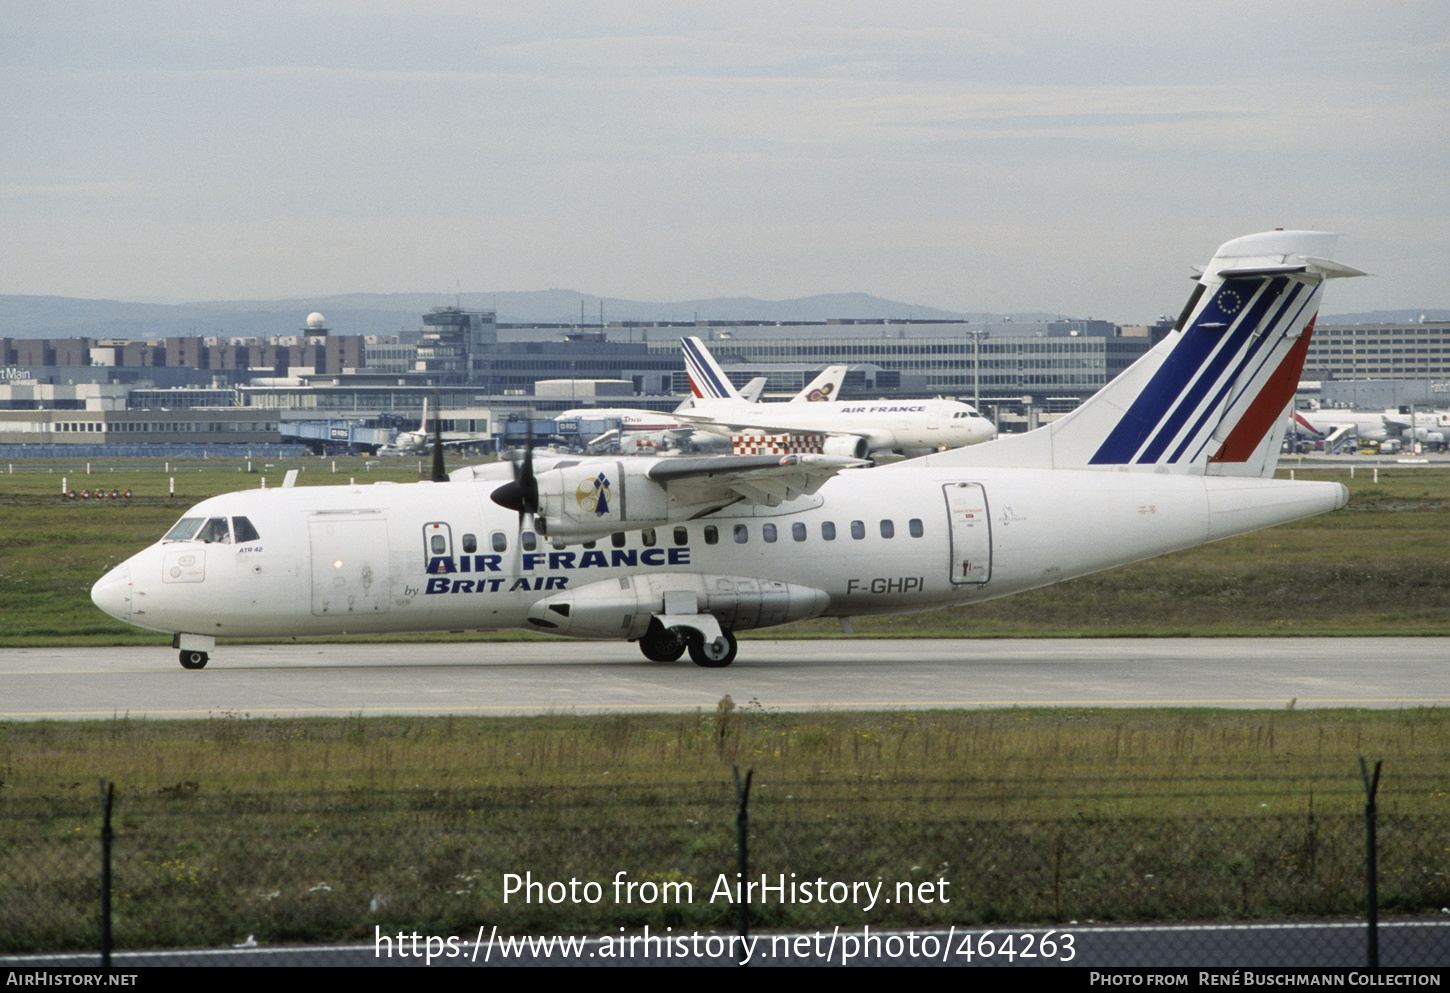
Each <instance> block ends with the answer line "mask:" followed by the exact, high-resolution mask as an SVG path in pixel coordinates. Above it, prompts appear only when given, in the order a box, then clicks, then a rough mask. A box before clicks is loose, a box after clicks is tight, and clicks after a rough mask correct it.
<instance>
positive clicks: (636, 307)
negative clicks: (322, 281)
mask: <svg viewBox="0 0 1450 993" xmlns="http://www.w3.org/2000/svg"><path fill="white" fill-rule="evenodd" d="M601 304H602V308H603V317H604V321H605V323H611V322H615V321H695V320H709V321H826V320H833V319H846V320H873V319H895V320H929V319H941V320H963V319H966V320H970V321H973V322H981V321H994V320H1000V319H1001V318H1003V317H1011V318H1012V319H1013V320H1016V321H1038V320H1051V319H1054V318H1055V317H1057V316H1058V315H1054V314H1039V313H1031V314H1025V313H1024V314H988V313H966V314H961V313H955V312H952V311H946V310H937V309H935V308H932V307H921V306H917V305H914V304H907V303H899V302H897V301H893V300H883V299H881V298H880V297H873V296H870V295H868V294H865V293H835V294H824V295H821V296H813V297H803V298H801V299H798V300H757V299H754V298H752V297H728V298H722V299H717V300H684V301H680V302H677V303H647V302H644V301H639V300H619V299H614V298H610V297H604V298H600V297H597V296H587V295H585V294H582V293H579V292H577V291H574V290H538V291H532V292H507V293H464V294H462V296H461V297H454V298H450V297H446V296H438V295H435V294H426V293H387V294H376V293H349V294H344V295H340V296H329V297H318V298H314V299H306V300H302V299H297V300H218V301H207V302H201V303H183V304H156V303H127V302H123V301H119V300H85V299H78V298H74V297H44V296H14V295H12V296H4V295H0V337H6V338H74V337H90V338H167V337H179V336H188V335H229V336H259V337H261V336H268V335H277V334H292V333H295V332H296V331H298V330H300V329H301V328H302V326H303V324H304V323H305V322H306V320H307V315H308V314H311V313H312V312H314V311H320V312H321V313H322V314H323V316H324V317H326V318H327V325H328V327H329V328H331V329H332V331H333V332H334V333H337V334H397V333H398V332H399V331H400V330H406V329H415V328H418V327H421V326H422V323H423V322H422V315H423V314H425V313H427V312H428V311H429V310H432V309H433V308H434V307H441V306H459V305H461V306H462V307H463V308H464V309H465V310H494V309H497V311H498V319H499V323H501V324H575V323H579V322H580V318H581V308H582V318H583V322H584V323H587V324H598V323H599V318H600V311H601Z"/></svg>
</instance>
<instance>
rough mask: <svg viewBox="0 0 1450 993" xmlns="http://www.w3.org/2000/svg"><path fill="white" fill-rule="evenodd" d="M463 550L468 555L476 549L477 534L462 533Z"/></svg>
mask: <svg viewBox="0 0 1450 993" xmlns="http://www.w3.org/2000/svg"><path fill="white" fill-rule="evenodd" d="M463 550H464V551H465V552H467V553H468V554H469V555H472V554H473V553H474V552H476V551H478V536H477V535H472V534H466V535H464V536H463Z"/></svg>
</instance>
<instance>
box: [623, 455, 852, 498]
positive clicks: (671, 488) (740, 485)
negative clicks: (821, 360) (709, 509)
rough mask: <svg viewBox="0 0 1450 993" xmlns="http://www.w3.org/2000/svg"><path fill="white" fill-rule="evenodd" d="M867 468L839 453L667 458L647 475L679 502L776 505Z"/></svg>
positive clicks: (654, 466)
mask: <svg viewBox="0 0 1450 993" xmlns="http://www.w3.org/2000/svg"><path fill="white" fill-rule="evenodd" d="M870 464H871V463H870V462H867V461H865V460H863V459H852V458H846V457H844V456H838V455H739V456H725V457H715V458H701V459H670V460H669V461H668V462H658V463H656V464H655V465H652V466H651V467H650V468H649V470H648V472H647V473H646V475H647V476H648V477H649V478H650V479H651V480H653V481H654V482H656V483H658V484H659V485H661V486H663V487H664V488H665V490H666V491H667V492H668V493H669V495H670V498H671V500H674V501H678V502H680V503H686V504H709V503H714V502H716V501H717V500H718V501H723V502H726V503H736V502H738V501H740V500H744V501H745V502H747V503H762V504H765V505H766V506H767V507H777V506H779V505H780V504H781V503H783V502H784V501H786V500H793V499H795V498H796V497H798V496H804V495H809V494H812V493H814V492H816V490H818V489H820V488H821V486H822V485H823V484H824V483H825V482H826V480H828V479H830V478H831V477H832V476H834V475H835V474H836V473H838V472H840V471H841V470H842V469H854V468H858V467H861V466H868V465H870Z"/></svg>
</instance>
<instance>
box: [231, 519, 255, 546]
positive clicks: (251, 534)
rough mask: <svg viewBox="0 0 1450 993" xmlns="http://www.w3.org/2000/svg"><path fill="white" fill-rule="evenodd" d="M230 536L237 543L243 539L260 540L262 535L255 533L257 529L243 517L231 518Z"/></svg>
mask: <svg viewBox="0 0 1450 993" xmlns="http://www.w3.org/2000/svg"><path fill="white" fill-rule="evenodd" d="M232 537H234V538H235V539H236V540H237V544H239V545H240V544H241V543H242V542H244V541H261V540H262V536H261V535H259V534H258V533H257V529H256V528H254V527H252V522H251V521H249V520H247V519H246V518H245V517H233V518H232Z"/></svg>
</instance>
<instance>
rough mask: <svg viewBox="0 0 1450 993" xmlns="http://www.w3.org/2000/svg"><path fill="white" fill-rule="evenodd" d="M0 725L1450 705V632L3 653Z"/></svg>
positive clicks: (279, 646) (270, 646)
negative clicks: (662, 657)
mask: <svg viewBox="0 0 1450 993" xmlns="http://www.w3.org/2000/svg"><path fill="white" fill-rule="evenodd" d="M0 686H3V687H4V691H3V699H0V719H6V720H86V719H94V718H110V717H115V716H129V717H133V718H139V717H148V718H189V717H207V716H213V717H217V716H251V717H304V716H347V715H355V714H363V715H380V714H486V715H501V714H539V713H581V714H584V713H608V712H631V711H633V712H638V711H689V710H694V709H695V708H703V709H705V710H711V709H714V708H715V706H716V705H717V704H718V703H719V701H720V700H721V698H723V697H724V696H726V695H727V694H728V695H729V696H730V697H731V699H733V700H734V702H735V703H736V704H737V705H738V706H742V707H743V706H757V705H758V706H760V707H763V708H765V709H766V710H771V711H816V710H867V709H881V710H886V709H908V708H932V707H952V708H955V707H1014V706H1016V707H1043V706H1050V707H1069V706H1071V707H1076V706H1092V707H1158V706H1165V707H1234V708H1284V707H1288V706H1290V705H1292V706H1295V707H1375V708H1402V707H1431V706H1446V705H1450V639H1444V638H1273V639H1270V638H1219V639H1208V638H1204V639H1177V638H1175V639H1061V640H1059V639H1030V640H989V641H983V640H955V639H950V640H948V639H943V640H921V641H912V640H895V641H880V640H855V639H851V640H844V639H842V640H819V641H806V640H800V641H742V642H741V645H740V656H739V658H738V659H737V660H736V662H735V663H734V665H732V666H730V667H729V668H726V669H702V668H699V667H697V666H695V665H692V664H690V663H689V662H688V661H682V662H674V663H658V662H649V661H647V660H645V659H644V658H643V656H641V655H640V653H639V651H638V649H637V648H636V647H635V646H633V645H627V644H623V643H614V642H582V641H581V642H575V641H551V642H474V643H446V644H402V643H396V644H348V643H337V644H268V645H227V646H222V647H221V648H220V649H218V650H217V651H216V652H214V653H213V654H212V660H211V663H210V665H208V667H207V668H206V669H203V670H199V671H186V670H183V669H182V668H181V667H180V665H178V664H177V661H176V652H175V651H173V650H171V649H169V648H17V649H6V650H3V651H0Z"/></svg>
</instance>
